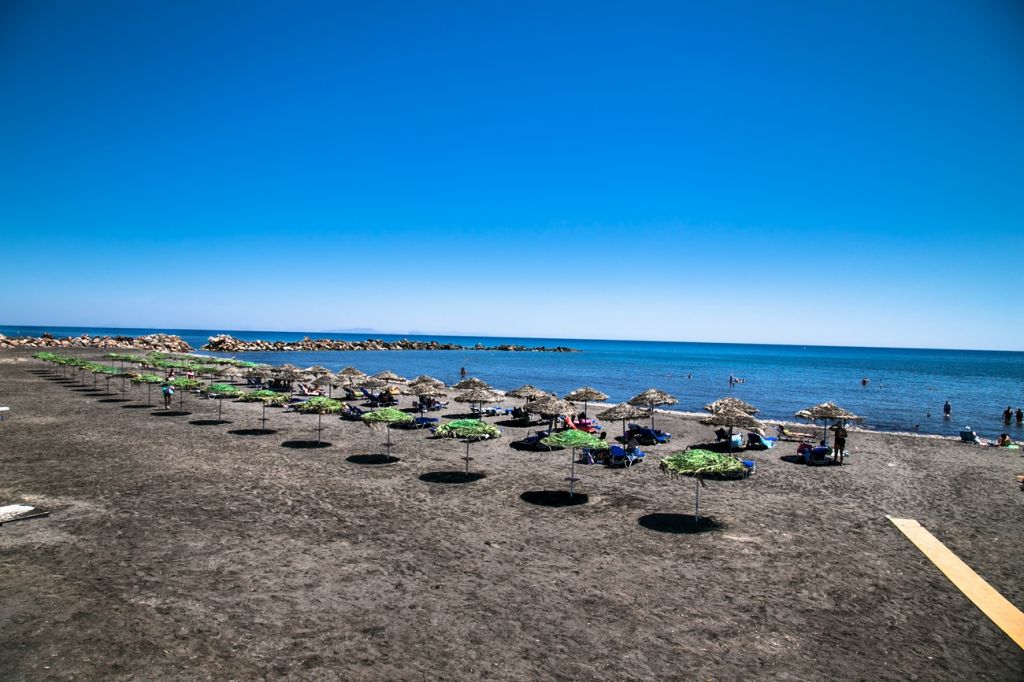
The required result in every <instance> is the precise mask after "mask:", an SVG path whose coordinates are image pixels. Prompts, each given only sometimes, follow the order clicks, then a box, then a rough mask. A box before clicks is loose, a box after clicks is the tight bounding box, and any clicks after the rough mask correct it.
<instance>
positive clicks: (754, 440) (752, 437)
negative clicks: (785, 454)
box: [747, 432, 775, 450]
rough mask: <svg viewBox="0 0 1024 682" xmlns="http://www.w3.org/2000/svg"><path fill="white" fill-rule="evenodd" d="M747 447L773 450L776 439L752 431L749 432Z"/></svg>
mask: <svg viewBox="0 0 1024 682" xmlns="http://www.w3.org/2000/svg"><path fill="white" fill-rule="evenodd" d="M747 447H748V448H753V449H755V450H771V449H772V448H774V447H775V439H774V438H771V437H768V438H766V437H764V436H762V435H761V434H759V433H753V432H751V433H748V434H747Z"/></svg>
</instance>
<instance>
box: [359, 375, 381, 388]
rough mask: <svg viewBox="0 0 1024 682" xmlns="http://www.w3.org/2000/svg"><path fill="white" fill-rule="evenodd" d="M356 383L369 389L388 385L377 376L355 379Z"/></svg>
mask: <svg viewBox="0 0 1024 682" xmlns="http://www.w3.org/2000/svg"><path fill="white" fill-rule="evenodd" d="M356 383H357V384H358V385H359V386H361V387H362V388H369V389H371V390H375V389H378V390H379V389H382V388H387V387H388V382H386V381H384V380H383V379H378V378H377V377H366V378H365V379H362V380H360V381H357V382H356Z"/></svg>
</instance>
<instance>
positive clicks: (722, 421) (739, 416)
mask: <svg viewBox="0 0 1024 682" xmlns="http://www.w3.org/2000/svg"><path fill="white" fill-rule="evenodd" d="M700 423H701V424H705V425H707V426H728V427H729V452H730V454H731V453H732V431H733V429H735V428H739V429H760V428H761V422H760V421H758V420H757V419H755V418H754V417H753V415H749V414H747V413H746V412H741V411H740V410H737V409H735V408H728V407H726V408H723V409H721V410H719V411H718V412H712V413H711V414H710V415H708V416H707V417H704V418H703V419H701V420H700Z"/></svg>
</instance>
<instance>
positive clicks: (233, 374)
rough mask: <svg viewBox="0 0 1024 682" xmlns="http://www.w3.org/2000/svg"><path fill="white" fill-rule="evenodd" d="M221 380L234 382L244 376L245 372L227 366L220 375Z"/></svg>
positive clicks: (238, 368) (232, 366) (239, 368)
mask: <svg viewBox="0 0 1024 682" xmlns="http://www.w3.org/2000/svg"><path fill="white" fill-rule="evenodd" d="M220 375H221V377H222V378H226V379H228V381H232V382H233V381H234V380H235V379H238V378H239V377H242V376H245V370H244V369H242V368H241V367H235V366H234V365H228V366H227V367H225V368H224V369H223V371H221V373H220Z"/></svg>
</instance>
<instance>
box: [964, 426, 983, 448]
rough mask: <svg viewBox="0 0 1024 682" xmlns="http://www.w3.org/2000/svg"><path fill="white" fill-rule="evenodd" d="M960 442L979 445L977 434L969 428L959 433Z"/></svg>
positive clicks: (979, 440)
mask: <svg viewBox="0 0 1024 682" xmlns="http://www.w3.org/2000/svg"><path fill="white" fill-rule="evenodd" d="M960 442H961V443H970V444H971V445H981V439H980V438H978V434H976V433H975V432H974V431H971V427H969V426H968V427H965V428H964V430H963V431H961V432H960Z"/></svg>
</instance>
